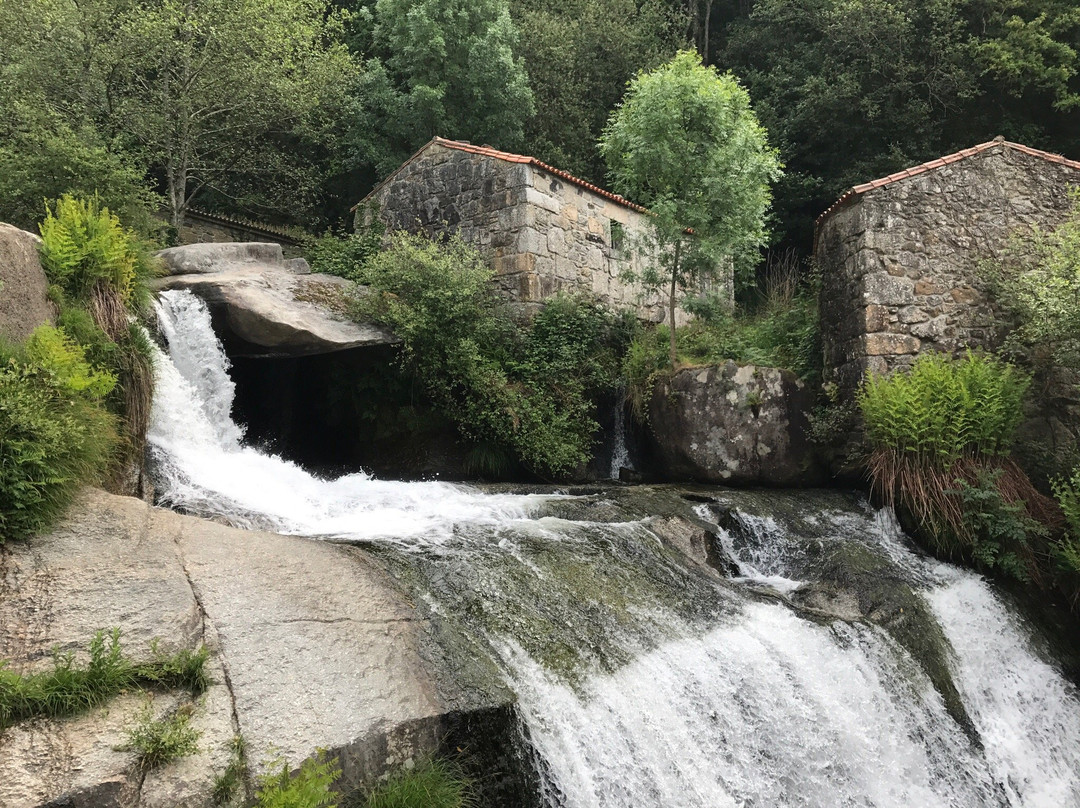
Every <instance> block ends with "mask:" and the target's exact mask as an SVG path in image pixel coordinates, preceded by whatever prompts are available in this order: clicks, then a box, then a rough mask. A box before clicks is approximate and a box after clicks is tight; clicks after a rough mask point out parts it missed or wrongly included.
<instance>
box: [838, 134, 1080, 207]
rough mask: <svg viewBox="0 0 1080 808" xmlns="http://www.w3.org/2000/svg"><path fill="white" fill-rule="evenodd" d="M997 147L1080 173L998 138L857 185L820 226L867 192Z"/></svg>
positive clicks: (1067, 162) (1074, 163)
mask: <svg viewBox="0 0 1080 808" xmlns="http://www.w3.org/2000/svg"><path fill="white" fill-rule="evenodd" d="M995 146H1006V147H1008V148H1010V149H1015V150H1016V151H1018V152H1022V153H1023V154H1028V155H1031V156H1032V157H1039V158H1042V159H1043V160H1048V161H1050V162H1051V163H1060V164H1061V165H1064V166H1068V167H1069V168H1074V169H1076V170H1078V171H1080V162H1077V161H1075V160H1066V159H1065V158H1064V157H1062V156H1061V155H1060V154H1051V153H1050V152H1045V151H1042V150H1040V149H1033V148H1031V147H1030V146H1025V145H1024V144H1022V143H1013V142H1011V141H1008V140H1005V138H1002V137H998V138H995V139H994V140H991V141H989V142H987V143H980V144H979V145H978V146H972V147H971V148H970V149H964V150H962V151H958V152H956V153H955V154H947V155H945V156H944V157H939V158H938V159H936V160H931V161H930V162H928V163H923V164H922V165H918V166H914V167H912V168H905V169H904V170H903V171H897V172H896V173H895V174H890V175H889V176H887V177H882V178H881V179H878V180H871V181H870V182H864V183H863V184H862V185H856V186H855V187H854V188H851V189H849V190H848V191H846V192H845V193H844V194H843V195H842V196H841V197H840V198H839V199H837V200H836V201H835V202H834V203H833V204H832V205H831V206H830V207H829V208H828V210H826V211H825V212H824V213H822V214H821V215H820V216H819V217H818V219H817V221H818V224H820V223H821V222H823V221H824V220H825V219H826V218H828V217H829V216H831V215H832V214H833V213H835V212H836V211H837V210H839V209H840V208H842V207H844V206H845V205H847V204H848V203H849V202H851V201H852V200H853V199H855V198H856V197H858V196H860V195H861V194H864V193H866V192H867V191H873V190H875V189H877V188H881V187H884V186H886V185H890V184H892V183H894V182H897V181H898V180H905V179H907V178H908V177H915V176H918V175H919V174H925V173H926V172H927V171H933V170H935V169H938V168H943V167H944V166H947V165H949V164H950V163H956V162H959V161H960V160H964V159H967V158H968V157H973V156H974V155H976V154H980V153H981V152H984V151H987V150H988V149H992V148H994V147H995Z"/></svg>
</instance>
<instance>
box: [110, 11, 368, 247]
mask: <svg viewBox="0 0 1080 808" xmlns="http://www.w3.org/2000/svg"><path fill="white" fill-rule="evenodd" d="M337 19H338V18H337V17H335V16H333V15H330V16H328V15H327V13H326V2H325V0H277V2H274V3H265V2H261V1H260V0H157V2H153V3H147V4H140V5H137V6H132V7H131V8H130V9H128V10H127V11H125V12H124V13H122V14H120V15H119V17H118V19H117V21H116V35H115V38H114V40H113V43H112V45H113V47H112V50H111V52H110V54H109V55H108V57H107V58H108V59H109V60H110V70H109V73H108V78H107V89H108V98H109V107H108V110H107V119H108V120H109V122H110V124H111V125H112V127H113V129H114V131H115V133H116V135H117V137H119V138H120V139H122V140H123V141H124V142H126V143H127V144H128V147H129V148H130V149H131V150H132V151H134V152H136V153H139V154H141V155H143V157H144V159H145V160H146V161H147V163H148V165H149V166H150V167H151V169H152V170H154V171H156V172H160V174H161V175H162V177H163V180H164V185H165V188H166V195H167V200H168V205H169V210H170V216H171V219H172V223H173V225H174V226H179V225H180V223H181V222H182V220H183V217H184V212H185V211H186V210H187V209H188V207H189V206H190V204H191V202H192V201H193V200H194V198H195V197H196V196H197V195H199V194H200V193H201V192H203V191H205V190H209V189H213V190H216V191H217V192H218V193H219V194H223V195H225V196H227V197H235V196H236V194H237V185H238V180H241V179H242V181H243V182H244V183H246V184H251V183H253V182H258V181H259V178H260V177H261V178H264V179H265V180H266V181H269V180H271V179H273V178H274V177H276V176H280V175H281V173H282V172H283V171H286V170H289V169H291V170H293V171H294V173H295V174H296V176H294V177H293V179H294V180H296V181H298V182H297V184H299V185H300V188H298V189H297V190H301V189H302V188H303V184H302V181H303V180H304V179H307V178H305V177H304V176H303V169H304V166H303V163H302V162H299V161H291V162H290V161H283V159H282V158H283V157H284V156H285V155H286V150H285V149H282V148H280V146H279V145H278V144H276V143H275V139H277V138H280V137H283V136H286V135H287V134H289V133H292V132H295V131H296V130H297V129H299V128H300V127H302V125H303V124H304V122H305V119H306V118H308V117H309V116H310V115H311V114H312V113H313V112H314V111H315V110H316V109H317V108H318V107H319V105H320V104H321V103H322V102H323V101H324V100H325V99H326V97H327V96H328V95H333V94H335V93H337V92H339V91H340V89H341V88H342V87H343V85H344V83H345V81H346V79H347V77H348V76H349V73H350V71H351V70H352V63H351V60H350V58H349V56H348V53H347V51H346V49H345V47H344V46H343V45H341V44H337V43H335V42H334V38H335V37H336V35H337V34H338V33H339V31H338V29H337V27H336V21H337ZM294 193H295V191H294ZM295 202H296V200H295V199H292V200H288V201H286V200H281V201H280V202H279V204H280V205H281V206H282V207H285V208H287V206H288V205H290V204H295Z"/></svg>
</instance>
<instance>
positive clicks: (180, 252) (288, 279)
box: [156, 242, 397, 356]
mask: <svg viewBox="0 0 1080 808" xmlns="http://www.w3.org/2000/svg"><path fill="white" fill-rule="evenodd" d="M158 255H159V256H160V257H161V259H162V260H163V262H164V264H165V267H166V270H167V272H168V273H169V275H168V276H167V277H165V278H162V279H160V280H158V281H157V282H156V286H157V288H159V289H188V290H190V291H191V292H193V293H194V294H196V295H198V296H199V297H201V298H202V299H203V300H205V301H206V303H207V304H208V305H209V306H210V308H211V309H212V310H213V311H214V312H215V315H217V317H218V319H219V320H220V321H221V322H222V324H223V325H225V326H226V327H227V329H228V331H229V332H231V334H232V335H234V336H235V337H236V338H238V339H239V340H241V341H242V342H243V343H245V348H246V349H245V350H243V351H242V352H241V353H242V354H243V355H249V356H259V355H262V356H304V355H310V354H320V353H329V352H332V351H340V350H344V349H347V348H358V347H363V346H370V345H390V344H394V343H395V342H397V339H396V338H395V337H394V336H393V335H392V334H391V333H390V332H389V331H387V330H386V329H384V328H382V327H381V326H377V325H374V324H365V323H357V322H355V321H354V320H352V319H350V318H348V317H346V316H345V311H346V309H347V307H348V304H349V295H350V294H352V284H350V283H349V282H348V281H346V280H345V279H343V278H338V277H334V276H332V275H319V274H310V272H305V269H306V266H307V264H306V262H303V264H301V263H300V262H299V261H297V260H290V261H286V260H285V259H284V257H283V255H282V252H281V246H280V245H279V244H263V243H259V242H252V243H223V244H190V245H187V246H184V247H173V248H171V249H168V250H162V251H161V252H160V253H158Z"/></svg>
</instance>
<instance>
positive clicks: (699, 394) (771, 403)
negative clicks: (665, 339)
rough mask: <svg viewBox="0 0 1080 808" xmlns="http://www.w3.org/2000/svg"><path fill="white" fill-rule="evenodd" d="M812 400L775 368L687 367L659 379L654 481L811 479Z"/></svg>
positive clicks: (653, 414) (652, 407)
mask: <svg viewBox="0 0 1080 808" xmlns="http://www.w3.org/2000/svg"><path fill="white" fill-rule="evenodd" d="M810 405H811V397H810V394H809V392H808V391H807V390H806V388H805V386H804V385H803V384H802V382H800V381H799V380H798V378H796V376H795V374H793V373H791V372H790V371H787V370H780V369H778V368H766V367H756V366H754V365H743V366H741V367H740V366H739V365H736V364H735V363H734V362H727V363H725V364H723V365H711V366H707V367H696V368H686V369H684V370H680V371H678V372H676V373H674V374H673V375H672V376H670V377H668V378H666V379H664V380H662V381H661V382H660V383H659V384H658V385H657V386H656V389H655V390H654V391H653V395H652V399H651V401H650V404H649V422H650V426H651V435H650V439H651V442H652V444H653V446H652V448H653V453H654V455H655V457H656V458H657V459H658V461H659V462H658V466H659V471H660V473H661V475H663V476H665V477H667V478H669V479H676V480H687V479H689V480H697V481H700V482H710V483H725V484H730V485H799V484H806V483H808V482H809V481H810V480H812V479H813V478H814V471H813V469H812V468H810V458H811V452H810V448H809V444H808V442H807V439H806V412H807V410H808V409H809V407H810Z"/></svg>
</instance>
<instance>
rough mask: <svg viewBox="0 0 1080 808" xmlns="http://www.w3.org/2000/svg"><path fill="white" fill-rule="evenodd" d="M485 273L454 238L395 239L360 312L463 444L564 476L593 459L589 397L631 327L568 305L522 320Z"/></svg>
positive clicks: (374, 264) (379, 261) (577, 303)
mask: <svg viewBox="0 0 1080 808" xmlns="http://www.w3.org/2000/svg"><path fill="white" fill-rule="evenodd" d="M492 275H493V273H492V270H491V269H490V268H489V267H488V266H487V265H486V263H485V262H484V260H483V258H482V257H481V256H480V255H479V253H477V252H476V251H475V250H474V249H473V248H471V247H469V246H468V245H466V244H465V243H464V242H463V241H461V239H459V238H456V237H455V238H450V239H447V240H446V241H444V242H433V241H430V240H428V239H426V238H424V237H422V236H410V235H408V234H404V233H396V234H394V235H392V236H391V239H390V247H389V249H388V250H386V251H384V252H381V253H379V254H378V255H375V256H374V257H372V259H371V260H370V261H369V262H368V263H367V265H366V266H365V267H364V271H363V273H362V280H363V281H364V282H365V283H368V284H370V285H371V286H372V287H373V288H374V289H375V290H377V292H375V293H373V294H371V295H368V296H366V297H361V298H360V299H359V301H358V303H357V314H358V315H359V316H363V317H368V318H372V319H375V320H377V321H379V322H382V323H385V324H386V325H387V326H389V327H390V328H391V329H393V331H394V332H395V333H396V334H397V335H398V336H399V337H400V338H401V339H402V341H403V346H404V348H403V361H404V362H405V364H406V365H407V366H408V367H409V368H410V369H411V371H412V372H413V373H414V374H415V375H416V377H417V378H418V379H420V381H421V383H422V384H423V386H424V388H425V390H426V392H427V393H428V395H429V397H430V398H431V400H432V401H433V402H434V404H435V405H436V407H438V408H439V409H440V410H441V411H442V412H443V413H445V414H446V415H447V416H449V417H450V418H451V419H453V421H454V422H455V423H456V424H457V426H458V429H459V431H460V432H461V433H462V434H463V435H464V436H466V437H467V438H469V439H470V440H472V441H474V442H477V443H480V444H491V445H495V446H503V447H507V448H508V449H510V450H511V452H512V453H513V454H514V456H516V457H517V458H518V460H520V461H521V462H522V463H523V464H525V465H526V466H527V467H529V468H530V469H532V470H533V471H535V472H536V473H538V474H540V475H544V476H547V475H552V476H558V475H561V474H565V473H567V472H569V471H571V470H573V469H574V468H576V467H577V466H579V465H581V464H582V463H584V462H586V461H587V460H588V458H589V454H590V450H591V447H592V441H593V436H594V434H595V432H596V430H597V428H598V425H597V423H596V420H595V418H594V411H595V407H596V403H595V397H596V395H598V393H599V392H600V391H602V390H606V389H610V388H613V387H614V385H615V383H616V380H617V378H618V372H617V367H618V359H619V356H620V355H621V353H622V351H623V350H625V343H626V342H627V341H628V337H627V329H628V326H627V324H626V322H625V321H623V320H618V319H616V318H614V317H612V316H611V315H610V314H608V313H607V312H606V311H605V310H603V309H602V308H601V307H598V306H595V305H593V304H590V303H588V302H586V301H584V300H582V299H580V298H571V297H556V298H554V299H552V300H551V301H549V302H548V303H547V305H546V306H545V307H544V308H543V309H542V310H541V311H540V312H539V313H538V314H537V315H536V317H535V318H534V319H533V320H532V321H531V322H524V321H519V320H518V319H515V317H514V316H513V315H512V314H511V310H510V309H509V308H508V307H507V306H506V305H504V304H503V303H502V302H500V300H499V299H498V297H497V295H496V293H495V290H494V289H493V287H492Z"/></svg>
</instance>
